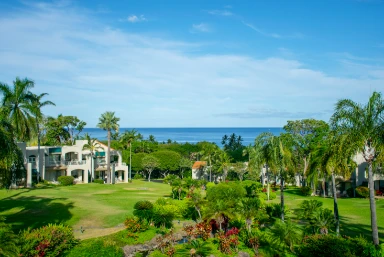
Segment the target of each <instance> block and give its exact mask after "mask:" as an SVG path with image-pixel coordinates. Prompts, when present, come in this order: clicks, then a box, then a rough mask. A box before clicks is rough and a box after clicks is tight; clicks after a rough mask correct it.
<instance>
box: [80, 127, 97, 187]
mask: <svg viewBox="0 0 384 257" xmlns="http://www.w3.org/2000/svg"><path fill="white" fill-rule="evenodd" d="M84 139H85V140H87V143H86V144H85V145H83V150H89V152H90V153H91V181H93V180H94V179H95V165H94V156H95V155H96V153H97V152H98V151H99V149H101V145H100V144H99V142H98V141H97V139H96V138H91V136H90V135H89V134H88V133H85V134H84ZM84 176H85V174H84Z"/></svg>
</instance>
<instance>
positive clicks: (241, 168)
mask: <svg viewBox="0 0 384 257" xmlns="http://www.w3.org/2000/svg"><path fill="white" fill-rule="evenodd" d="M231 169H232V170H233V171H234V172H235V173H236V174H237V176H238V177H239V180H240V182H241V181H243V178H244V174H245V173H247V166H246V165H245V163H243V162H236V163H232V164H231Z"/></svg>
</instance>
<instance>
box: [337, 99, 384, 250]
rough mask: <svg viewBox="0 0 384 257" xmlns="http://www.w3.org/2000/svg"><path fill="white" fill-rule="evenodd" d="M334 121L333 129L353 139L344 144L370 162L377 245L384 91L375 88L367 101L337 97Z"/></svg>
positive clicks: (371, 193)
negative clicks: (377, 175)
mask: <svg viewBox="0 0 384 257" xmlns="http://www.w3.org/2000/svg"><path fill="white" fill-rule="evenodd" d="M331 125H332V127H333V128H334V130H336V131H338V132H340V133H341V134H343V135H345V136H347V137H348V139H349V142H350V143H349V144H348V145H347V146H345V148H350V149H352V150H353V152H358V153H360V154H362V155H363V157H364V160H365V161H366V162H367V163H368V185H369V201H370V210H371V227H372V239H373V243H374V244H375V245H378V244H379V232H378V228H377V215H376V203H375V192H374V180H373V172H374V170H373V165H374V163H375V160H377V159H378V158H381V157H380V156H379V155H383V154H384V151H381V150H380V149H381V148H383V145H384V129H383V128H384V100H383V98H382V95H381V93H379V92H373V94H372V96H371V97H370V98H369V100H368V103H367V104H366V105H361V104H359V103H356V102H354V101H352V100H350V99H343V100H340V101H338V102H337V104H336V107H335V113H334V114H333V115H332V117H331Z"/></svg>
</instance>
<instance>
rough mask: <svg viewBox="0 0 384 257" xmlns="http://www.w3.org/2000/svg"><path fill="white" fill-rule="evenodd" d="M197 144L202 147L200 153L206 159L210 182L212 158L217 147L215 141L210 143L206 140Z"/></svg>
mask: <svg viewBox="0 0 384 257" xmlns="http://www.w3.org/2000/svg"><path fill="white" fill-rule="evenodd" d="M199 144H200V145H201V149H202V151H201V152H200V153H201V154H202V155H203V158H204V159H205V160H207V161H208V166H209V181H210V182H212V159H213V156H214V155H215V153H216V152H217V151H218V149H219V148H218V146H217V145H216V144H215V143H210V142H206V141H204V142H199Z"/></svg>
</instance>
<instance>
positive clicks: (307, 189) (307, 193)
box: [300, 186, 312, 196]
mask: <svg viewBox="0 0 384 257" xmlns="http://www.w3.org/2000/svg"><path fill="white" fill-rule="evenodd" d="M300 192H301V194H302V195H304V196H310V195H311V193H312V189H311V187H309V186H303V187H301V188H300Z"/></svg>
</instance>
